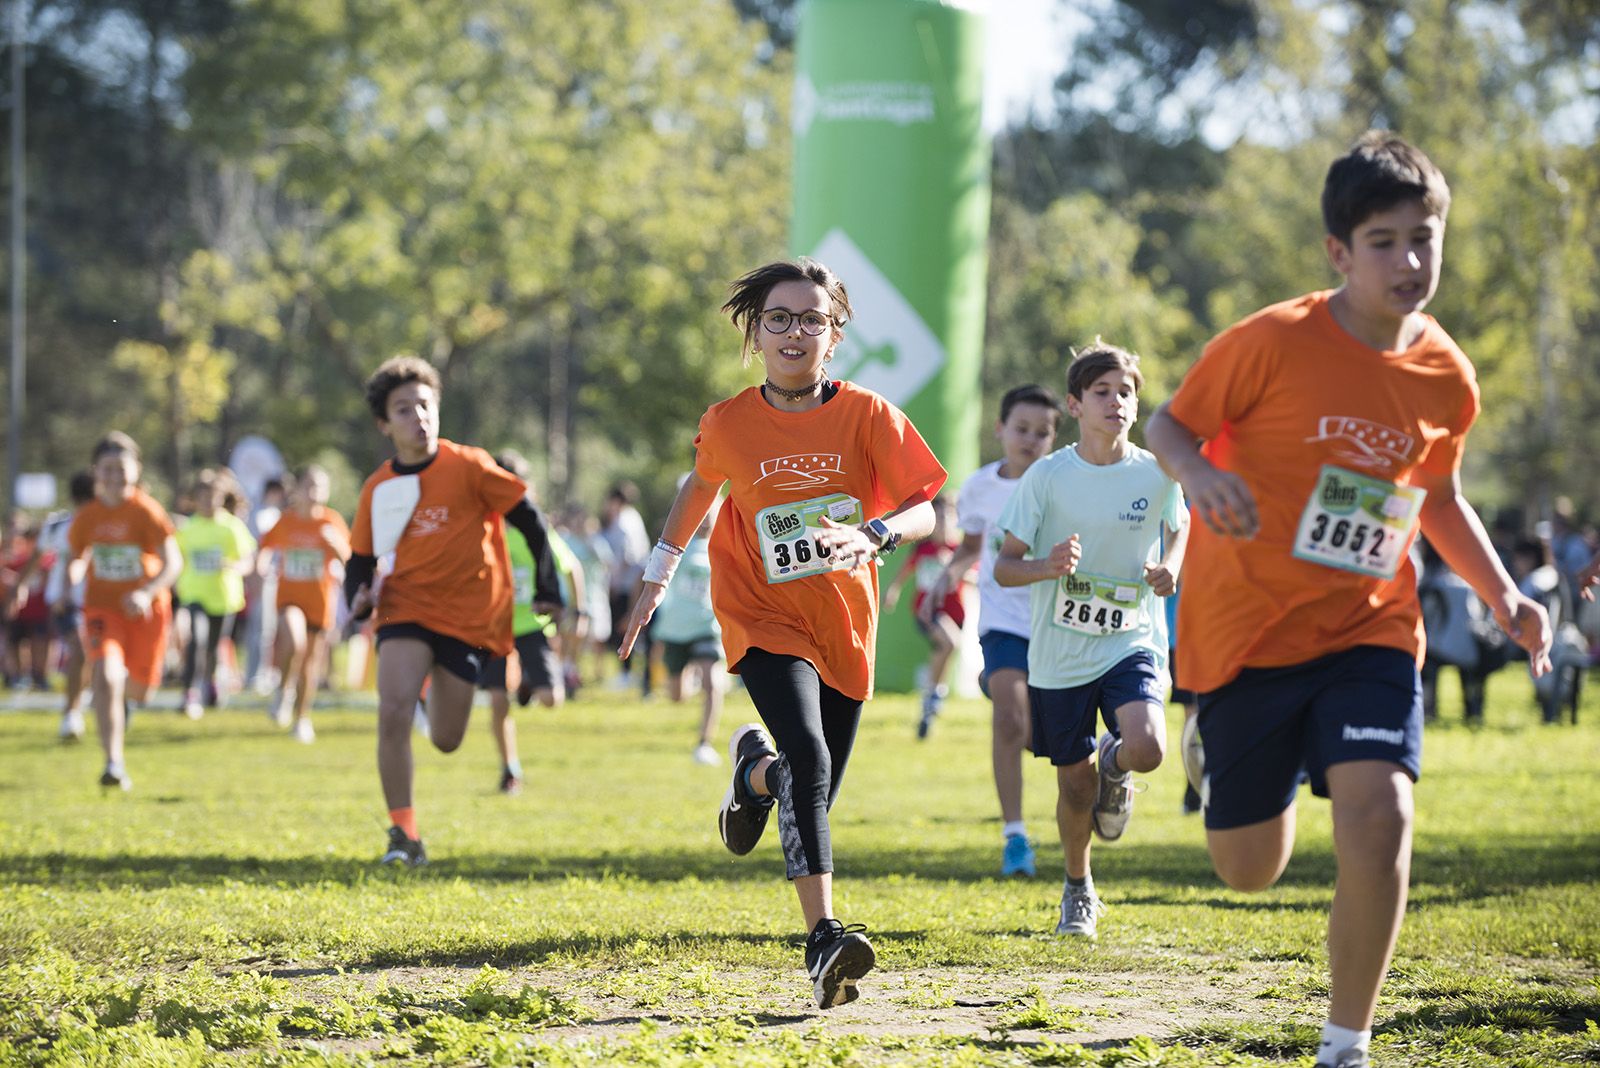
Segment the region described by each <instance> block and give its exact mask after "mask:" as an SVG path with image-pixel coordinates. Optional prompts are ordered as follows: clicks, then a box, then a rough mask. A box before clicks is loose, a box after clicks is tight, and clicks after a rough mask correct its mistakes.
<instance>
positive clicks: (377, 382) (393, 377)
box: [367, 356, 440, 421]
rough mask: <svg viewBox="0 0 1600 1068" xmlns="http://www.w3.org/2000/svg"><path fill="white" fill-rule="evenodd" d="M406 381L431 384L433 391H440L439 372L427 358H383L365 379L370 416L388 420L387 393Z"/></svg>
mask: <svg viewBox="0 0 1600 1068" xmlns="http://www.w3.org/2000/svg"><path fill="white" fill-rule="evenodd" d="M407 382H421V383H422V384H423V385H425V386H432V387H433V391H434V392H435V393H438V392H440V387H439V372H438V371H435V370H434V369H433V364H431V363H429V362H428V361H427V360H422V359H418V358H417V357H415V356H396V357H394V358H392V359H388V360H384V361H383V363H382V364H380V365H379V366H378V369H377V370H376V371H374V372H372V377H371V378H369V379H367V408H368V409H369V410H370V411H371V412H372V418H374V419H378V420H382V421H387V420H388V418H389V394H391V393H393V392H394V391H395V390H397V389H399V388H400V387H401V386H403V385H405V384H406V383H407Z"/></svg>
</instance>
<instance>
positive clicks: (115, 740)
mask: <svg viewBox="0 0 1600 1068" xmlns="http://www.w3.org/2000/svg"><path fill="white" fill-rule="evenodd" d="M92 458H93V468H94V479H95V498H94V500H92V501H90V502H88V503H87V504H85V505H84V506H83V507H82V508H80V509H78V511H77V513H76V514H75V515H74V516H73V517H72V529H71V530H69V531H68V532H67V546H68V554H69V556H70V558H71V562H70V563H69V564H68V568H67V577H68V581H69V582H71V583H75V582H77V581H79V580H80V579H82V580H83V581H84V591H83V645H84V651H85V653H86V654H87V656H88V658H89V663H90V664H91V666H92V686H93V690H92V696H91V699H90V700H91V702H92V703H93V705H94V713H95V723H96V726H97V727H98V729H99V732H100V747H101V748H102V749H103V750H104V751H105V755H106V767H105V771H104V772H103V773H102V774H101V776H100V785H101V786H116V787H120V788H122V789H123V790H129V789H132V788H133V780H132V779H130V778H129V777H128V772H127V769H126V768H125V767H124V765H123V758H122V735H123V729H124V727H125V725H126V723H127V699H128V698H129V697H131V698H133V700H135V701H143V700H144V699H145V696H146V694H147V693H148V692H149V691H150V688H151V687H153V686H157V685H159V684H160V682H161V660H162V654H163V653H164V652H165V651H166V648H167V630H168V628H169V626H170V625H171V623H172V598H171V593H170V591H171V589H172V584H173V583H174V582H176V581H177V580H178V574H179V572H181V571H182V570H183V555H182V553H180V552H179V550H178V542H177V539H176V538H175V537H174V536H173V531H174V528H173V525H172V520H171V518H170V517H168V515H167V512H166V509H164V508H162V507H161V505H159V504H157V503H156V501H155V500H154V499H153V498H152V497H151V496H150V495H149V494H147V493H145V492H144V491H143V490H142V489H140V488H139V475H140V464H139V446H137V445H136V444H134V441H133V439H132V438H130V437H128V435H126V434H123V433H120V432H117V431H113V432H112V433H110V434H107V435H106V436H105V437H104V438H102V439H100V442H99V443H98V444H97V445H95V447H94V453H93V457H92Z"/></svg>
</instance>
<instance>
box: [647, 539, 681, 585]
mask: <svg viewBox="0 0 1600 1068" xmlns="http://www.w3.org/2000/svg"><path fill="white" fill-rule="evenodd" d="M682 559H683V556H682V555H681V554H680V553H674V552H671V551H670V550H667V549H663V548H662V547H661V546H659V545H657V546H656V547H655V548H654V549H651V550H650V559H648V560H646V561H645V564H644V580H645V581H646V582H654V583H656V584H657V585H660V586H665V585H666V584H667V583H669V582H671V581H672V575H673V573H674V572H675V571H677V570H678V563H679V562H680V561H681V560H682Z"/></svg>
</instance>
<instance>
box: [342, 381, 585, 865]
mask: <svg viewBox="0 0 1600 1068" xmlns="http://www.w3.org/2000/svg"><path fill="white" fill-rule="evenodd" d="M366 388H367V405H368V407H369V408H370V409H371V411H372V415H373V418H374V419H375V420H376V421H377V424H378V429H379V430H380V431H382V432H383V434H384V436H385V437H387V438H389V440H390V441H391V442H393V443H394V447H395V457H394V459H392V460H390V461H388V462H386V463H385V464H384V465H383V466H382V467H380V468H379V469H378V470H377V471H376V472H374V473H373V474H372V476H371V477H370V478H368V479H367V482H366V485H364V486H363V487H362V489H361V502H360V504H359V506H358V507H357V509H356V518H355V527H354V530H353V531H352V532H351V552H352V554H351V557H350V562H349V564H348V565H347V567H346V570H345V586H344V589H345V596H346V597H347V598H348V599H349V601H350V610H351V615H352V616H353V617H354V618H356V619H361V618H364V617H365V616H366V615H367V614H368V613H369V612H371V611H372V610H373V608H374V607H375V608H376V609H377V612H378V634H377V640H378V775H379V778H380V779H381V780H382V782H383V794H384V800H385V801H386V802H387V803H388V807H389V819H390V821H391V823H392V826H391V827H390V828H389V848H388V850H387V851H386V852H385V853H384V855H383V858H382V863H384V864H403V865H405V866H407V867H415V866H417V865H419V864H423V863H426V862H427V854H426V853H425V852H424V850H423V848H422V840H421V837H420V836H419V835H418V833H417V823H416V814H415V810H414V809H413V808H412V804H411V779H412V763H411V724H412V718H413V715H414V713H415V710H416V706H417V702H418V699H419V698H420V696H421V694H422V691H423V686H424V684H425V683H431V684H430V686H429V690H428V725H429V735H430V737H431V739H432V741H433V744H434V745H435V746H436V747H437V748H438V749H439V750H440V751H442V752H446V753H448V752H451V751H453V750H455V749H456V748H457V747H458V746H460V744H461V740H462V738H463V737H464V736H465V735H466V731H467V719H468V717H469V716H470V714H471V712H472V696H473V693H474V691H475V690H476V689H477V685H478V676H479V674H480V672H481V671H482V670H483V667H484V664H485V663H487V661H488V659H489V657H490V656H505V655H507V654H508V653H510V652H511V649H512V640H511V599H512V576H511V566H510V563H509V562H508V560H507V557H506V547H505V538H504V536H503V535H502V524H503V523H509V524H511V525H512V526H514V527H515V528H516V529H517V530H519V531H521V532H522V535H523V536H524V537H525V538H527V540H528V546H529V548H531V549H532V550H533V554H534V558H535V560H536V561H537V567H536V574H535V577H534V594H533V599H534V606H535V607H536V608H537V609H538V610H540V611H543V612H553V611H556V610H558V609H560V607H561V604H562V598H561V588H560V584H559V581H558V579H557V577H556V569H555V563H554V561H553V559H552V557H551V551H550V547H549V542H548V537H547V534H546V531H545V525H544V520H543V519H542V518H541V516H540V515H539V512H538V510H537V509H535V508H534V507H533V506H532V505H531V504H530V503H529V502H528V500H527V492H528V488H527V486H526V485H525V484H524V483H523V481H522V480H521V479H519V478H517V477H516V476H515V475H513V474H511V473H510V472H509V471H506V470H505V469H503V468H502V467H500V465H498V464H496V463H495V462H494V459H493V457H491V456H490V455H489V454H488V453H487V452H485V451H484V450H482V449H478V448H474V447H472V446H468V445H457V444H455V443H454V442H451V441H446V440H444V439H442V438H440V437H439V376H438V374H437V373H436V372H435V371H434V369H433V367H432V365H430V364H428V363H427V362H426V361H423V360H419V359H416V358H415V357H409V356H406V357H396V358H395V359H392V360H388V361H387V362H385V363H384V364H383V365H382V366H381V367H379V368H378V369H377V371H375V372H374V373H373V375H372V377H371V378H369V379H368V380H367V387H366ZM380 556H381V557H385V558H392V567H390V568H389V570H388V573H387V575H386V576H385V577H383V578H381V579H380V580H379V581H378V582H376V583H375V582H374V576H375V574H376V572H377V563H378V557H380Z"/></svg>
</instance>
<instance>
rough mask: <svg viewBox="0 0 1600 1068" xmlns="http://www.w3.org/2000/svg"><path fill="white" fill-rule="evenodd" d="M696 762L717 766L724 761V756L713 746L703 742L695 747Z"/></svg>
mask: <svg viewBox="0 0 1600 1068" xmlns="http://www.w3.org/2000/svg"><path fill="white" fill-rule="evenodd" d="M694 762H695V763H696V764H704V765H706V766H707V767H716V766H717V765H718V764H720V763H722V757H721V755H720V754H718V752H717V751H716V750H715V749H713V748H711V746H709V745H707V744H706V743H704V742H701V743H700V744H699V745H697V746H695V747H694Z"/></svg>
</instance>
